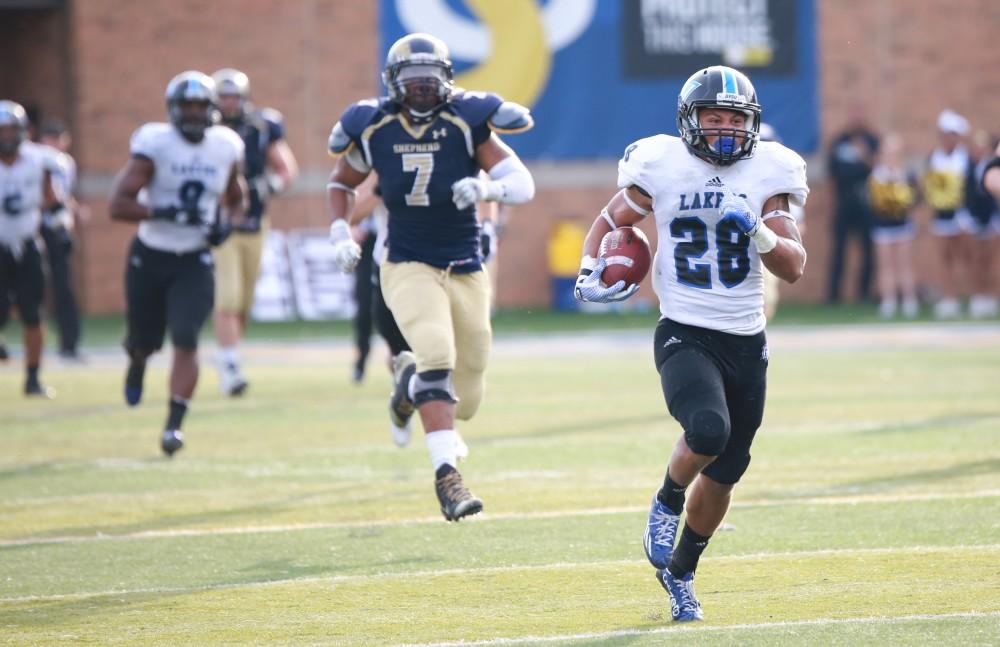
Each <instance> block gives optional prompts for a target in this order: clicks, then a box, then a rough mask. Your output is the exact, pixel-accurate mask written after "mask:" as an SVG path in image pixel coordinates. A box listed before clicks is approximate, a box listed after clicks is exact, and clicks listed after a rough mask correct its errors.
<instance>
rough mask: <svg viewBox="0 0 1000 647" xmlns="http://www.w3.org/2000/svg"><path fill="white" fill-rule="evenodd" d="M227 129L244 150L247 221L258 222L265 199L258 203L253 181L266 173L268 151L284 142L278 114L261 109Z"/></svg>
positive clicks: (283, 127) (280, 119)
mask: <svg viewBox="0 0 1000 647" xmlns="http://www.w3.org/2000/svg"><path fill="white" fill-rule="evenodd" d="M227 125H229V126H230V127H232V128H233V130H235V131H236V132H237V133H238V134H239V136H240V137H241V138H242V139H243V143H244V144H245V146H246V159H245V161H244V165H243V175H244V177H246V179H247V184H248V185H249V186H250V205H249V208H248V209H247V217H248V218H252V219H259V218H260V217H261V216H263V215H264V205H265V203H266V202H267V196H263V199H261V197H262V196H260V195H258V193H257V188H256V186H255V182H254V180H256V179H257V178H259V177H260V176H262V175H264V173H266V172H267V149H268V148H269V147H270V146H271V144H273V143H274V142H276V141H278V140H279V139H284V138H285V124H284V122H283V120H282V117H281V113H280V112H278V111H277V110H271V109H270V108H264V109H262V110H254V111H252V112H248V113H247V114H246V115H245V116H244V117H243V119H241V120H240V121H239V122H237V123H234V124H227Z"/></svg>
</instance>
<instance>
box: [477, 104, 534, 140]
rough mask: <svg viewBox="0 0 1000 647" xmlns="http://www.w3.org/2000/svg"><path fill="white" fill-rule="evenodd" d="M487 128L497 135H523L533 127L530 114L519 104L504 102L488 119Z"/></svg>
mask: <svg viewBox="0 0 1000 647" xmlns="http://www.w3.org/2000/svg"><path fill="white" fill-rule="evenodd" d="M488 123H489V127H490V129H491V130H495V131H496V132H498V133H523V132H524V131H526V130H529V129H530V128H531V127H532V126H534V125H535V120H534V119H532V118H531V112H530V111H529V110H528V109H527V108H525V107H524V106H522V105H521V104H519V103H514V102H513V101H504V102H503V103H501V104H500V106H499V107H498V108H497V109H496V112H494V113H493V116H492V117H490V120H489V122H488Z"/></svg>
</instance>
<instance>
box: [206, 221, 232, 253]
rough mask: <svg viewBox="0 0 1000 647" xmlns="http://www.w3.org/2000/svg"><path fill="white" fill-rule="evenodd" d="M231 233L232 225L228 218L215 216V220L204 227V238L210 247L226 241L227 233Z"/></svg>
mask: <svg viewBox="0 0 1000 647" xmlns="http://www.w3.org/2000/svg"><path fill="white" fill-rule="evenodd" d="M232 233H233V227H232V225H230V224H229V221H228V220H223V219H222V218H218V217H217V218H216V219H215V222H213V223H212V224H210V225H208V226H206V227H205V240H206V241H208V244H209V245H210V246H212V247H218V246H219V245H221V244H222V243H224V242H226V239H227V238H229V235H230V234H232Z"/></svg>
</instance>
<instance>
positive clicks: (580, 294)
mask: <svg viewBox="0 0 1000 647" xmlns="http://www.w3.org/2000/svg"><path fill="white" fill-rule="evenodd" d="M607 266H608V262H607V261H606V260H604V259H603V258H598V259H594V258H591V257H585V258H584V260H583V263H581V267H580V274H579V276H577V277H576V286H575V287H574V288H573V296H575V297H576V300H577V301H588V302H590V303H611V302H613V301H624V300H625V299H627V298H629V297H630V296H632V295H633V294H635V293H636V292H637V291H638V290H639V286H638V285H630V286H628V287H625V281H618V282H617V283H615V284H614V285H611V286H608V287H605V286H603V285H601V273H602V272H604V268H605V267H607Z"/></svg>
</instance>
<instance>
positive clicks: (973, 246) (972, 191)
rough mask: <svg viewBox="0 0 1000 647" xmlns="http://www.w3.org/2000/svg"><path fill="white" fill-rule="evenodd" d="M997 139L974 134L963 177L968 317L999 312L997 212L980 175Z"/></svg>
mask: <svg viewBox="0 0 1000 647" xmlns="http://www.w3.org/2000/svg"><path fill="white" fill-rule="evenodd" d="M995 145H996V142H995V141H994V140H993V137H991V136H990V134H989V133H988V132H986V131H984V130H978V131H976V132H975V133H973V135H972V137H971V138H970V140H969V170H968V176H967V177H966V178H965V206H966V209H967V210H968V212H969V234H970V237H971V239H972V240H971V241H970V250H969V251H970V257H971V258H970V259H969V265H970V266H971V269H972V272H971V277H970V285H969V287H970V288H971V291H972V294H971V295H970V296H969V316H970V317H972V318H973V319H988V318H991V317H996V316H997V314H1000V302H998V300H997V293H996V282H995V280H994V278H993V277H994V274H995V270H994V267H995V264H994V260H993V257H994V256H995V255H996V241H997V233H998V232H997V228H998V227H1000V211H998V210H997V200H996V198H994V197H993V195H992V194H990V193H989V192H988V191H987V190H986V189H985V188H984V187H983V174H984V173H985V171H986V168H987V166H988V165H989V164H990V159H991V158H992V157H993V155H992V152H993V147H994V146H995Z"/></svg>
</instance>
